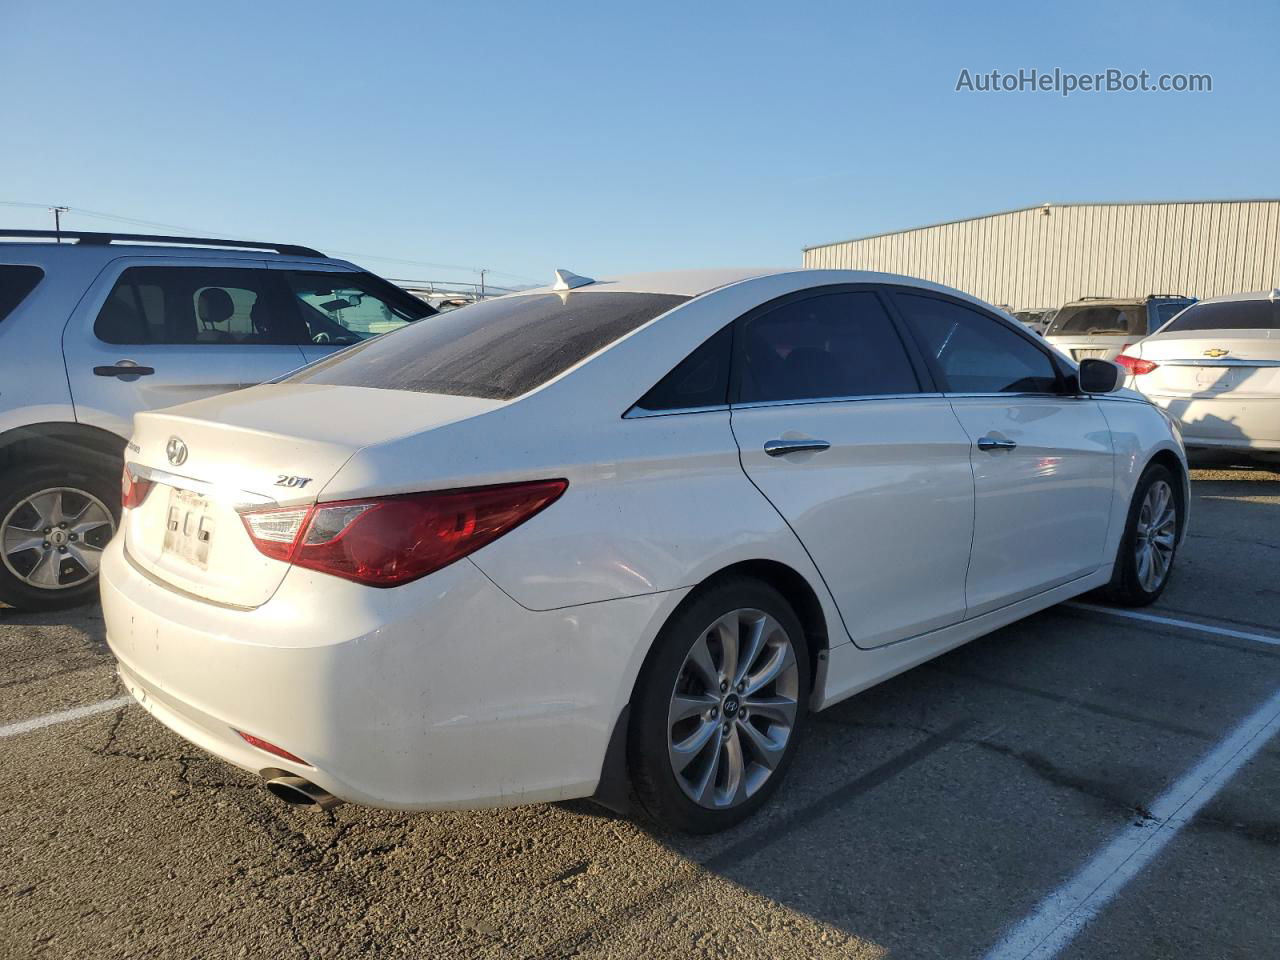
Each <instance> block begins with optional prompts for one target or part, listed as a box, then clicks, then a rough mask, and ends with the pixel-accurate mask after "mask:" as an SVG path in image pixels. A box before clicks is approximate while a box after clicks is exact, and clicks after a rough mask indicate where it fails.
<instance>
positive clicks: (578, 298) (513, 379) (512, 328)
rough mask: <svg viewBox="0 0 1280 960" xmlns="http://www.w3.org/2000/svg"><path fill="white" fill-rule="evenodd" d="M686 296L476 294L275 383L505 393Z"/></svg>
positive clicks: (538, 380) (548, 374) (560, 368)
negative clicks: (479, 296)
mask: <svg viewBox="0 0 1280 960" xmlns="http://www.w3.org/2000/svg"><path fill="white" fill-rule="evenodd" d="M688 299H689V298H688V297H680V296H674V295H671V294H658V293H601V292H594V291H575V292H573V293H568V294H563V295H561V294H555V293H537V294H523V295H518V296H513V297H502V298H500V299H497V300H485V301H482V302H480V303H474V304H471V305H470V306H466V307H461V308H460V309H457V310H451V311H449V312H448V313H442V314H439V315H437V316H434V317H427V318H426V319H424V320H419V321H418V322H417V323H414V324H411V325H410V326H407V327H404V328H403V329H401V330H397V331H395V332H393V333H389V334H387V335H385V336H381V337H376V338H374V339H372V340H366V341H365V342H363V343H360V344H357V345H356V346H353V347H351V348H350V349H347V350H343V351H341V352H340V353H338V354H335V355H334V356H333V357H330V358H328V359H326V360H321V361H320V362H319V363H315V364H312V365H311V366H309V367H304V368H303V369H301V370H299V371H298V372H297V373H295V374H294V375H293V376H290V377H286V378H285V380H284V381H283V382H286V383H332V384H338V385H340V386H347V387H379V388H382V389H385V390H411V391H414V392H415V393H444V394H450V395H453V396H460V397H483V398H485V399H489V400H511V399H513V398H514V397H518V396H520V395H521V394H523V393H528V392H529V391H530V390H533V389H535V388H536V387H540V386H541V385H542V384H544V383H546V382H547V381H548V380H550V379H552V378H553V377H555V376H556V375H558V374H560V373H563V372H564V371H565V370H568V369H569V368H570V367H571V366H573V365H574V364H575V363H578V362H579V361H580V360H584V359H585V358H587V357H589V356H590V355H591V354H593V353H595V352H596V351H597V350H599V349H601V348H602V347H605V346H608V345H609V344H611V343H613V342H614V341H615V340H617V339H618V338H619V337H622V336H624V335H626V334H628V333H630V332H631V331H632V330H635V329H636V328H637V327H639V326H641V325H643V324H645V323H648V322H649V321H650V320H652V319H653V318H654V317H656V316H658V315H659V314H662V313H666V312H667V311H668V310H670V309H672V308H673V307H677V306H679V305H680V304H682V303H684V302H685V301H687V300H688Z"/></svg>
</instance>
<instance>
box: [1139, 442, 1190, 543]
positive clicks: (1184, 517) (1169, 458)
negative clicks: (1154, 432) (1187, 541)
mask: <svg viewBox="0 0 1280 960" xmlns="http://www.w3.org/2000/svg"><path fill="white" fill-rule="evenodd" d="M1157 463H1158V464H1159V465H1160V466H1162V467H1164V468H1165V469H1167V470H1168V471H1169V472H1170V473H1172V474H1173V475H1174V477H1175V478H1176V479H1177V481H1178V482H1177V483H1176V484H1174V486H1173V495H1174V496H1175V497H1177V498H1178V524H1179V529H1178V542H1179V543H1181V542H1182V540H1183V538H1184V537H1185V536H1186V533H1187V521H1188V519H1189V517H1188V510H1189V508H1190V505H1191V504H1190V499H1191V486H1190V484H1191V478H1190V475H1189V474H1188V473H1187V466H1186V464H1185V463H1184V462H1183V461H1182V458H1181V457H1179V456H1178V455H1177V454H1176V453H1175V452H1174V451H1172V450H1169V449H1161V450H1157V451H1156V452H1155V453H1154V454H1152V456H1151V459H1149V460H1148V461H1147V466H1145V467H1143V468H1142V472H1143V473H1145V472H1146V470H1147V467H1150V466H1152V465H1153V464H1157ZM1139 476H1141V474H1139Z"/></svg>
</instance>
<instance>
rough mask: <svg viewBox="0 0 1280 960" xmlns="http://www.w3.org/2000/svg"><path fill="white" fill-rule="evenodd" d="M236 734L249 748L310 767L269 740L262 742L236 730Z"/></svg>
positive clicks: (250, 734)
mask: <svg viewBox="0 0 1280 960" xmlns="http://www.w3.org/2000/svg"><path fill="white" fill-rule="evenodd" d="M236 733H238V734H239V735H240V739H241V740H243V741H244V742H245V743H247V744H249V746H251V747H257V748H258V749H259V750H264V751H266V752H267V753H270V754H272V755H274V756H277V757H281V758H283V759H285V760H290V761H292V762H293V763H300V764H302V765H303V766H304V767H309V766H311V764H309V763H307V761H305V760H303V759H302V758H301V757H298V756H294V755H293V754H292V753H290V752H289V751H288V750H286V749H284V747H277V746H276V745H275V744H274V743H272V742H271V741H270V740H263V739H262V738H261V737H255V736H254V735H253V734H252V733H245V732H244V731H243V730H236Z"/></svg>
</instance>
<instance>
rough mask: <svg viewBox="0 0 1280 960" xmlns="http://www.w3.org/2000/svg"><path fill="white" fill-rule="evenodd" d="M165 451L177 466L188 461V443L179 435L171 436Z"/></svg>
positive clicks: (170, 460) (171, 461)
mask: <svg viewBox="0 0 1280 960" xmlns="http://www.w3.org/2000/svg"><path fill="white" fill-rule="evenodd" d="M164 452H165V454H166V455H167V456H168V457H169V462H170V463H172V464H173V465H174V466H175V467H180V466H182V465H183V464H184V463H186V462H187V445H186V444H185V443H183V442H182V440H181V438H179V437H170V438H169V442H168V443H167V444H165V448H164Z"/></svg>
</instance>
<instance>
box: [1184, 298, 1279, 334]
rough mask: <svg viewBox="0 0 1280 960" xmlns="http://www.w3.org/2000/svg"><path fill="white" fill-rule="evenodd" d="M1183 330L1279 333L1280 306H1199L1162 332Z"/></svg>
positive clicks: (1260, 302) (1235, 302)
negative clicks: (1265, 331) (1275, 331)
mask: <svg viewBox="0 0 1280 960" xmlns="http://www.w3.org/2000/svg"><path fill="white" fill-rule="evenodd" d="M1182 330H1280V303H1277V302H1275V301H1274V300H1227V301H1224V302H1220V303H1197V304H1194V305H1193V306H1190V307H1187V309H1186V310H1183V311H1182V313H1180V314H1178V315H1177V316H1176V317H1174V319H1173V320H1172V321H1170V322H1169V324H1168V326H1166V327H1165V328H1164V329H1163V330H1161V331H1160V332H1161V333H1170V332H1174V333H1176V332H1179V331H1182Z"/></svg>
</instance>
